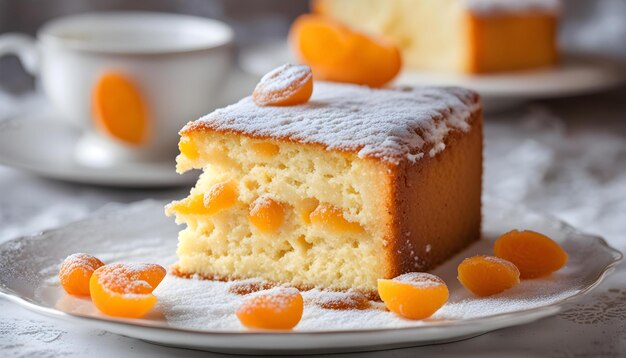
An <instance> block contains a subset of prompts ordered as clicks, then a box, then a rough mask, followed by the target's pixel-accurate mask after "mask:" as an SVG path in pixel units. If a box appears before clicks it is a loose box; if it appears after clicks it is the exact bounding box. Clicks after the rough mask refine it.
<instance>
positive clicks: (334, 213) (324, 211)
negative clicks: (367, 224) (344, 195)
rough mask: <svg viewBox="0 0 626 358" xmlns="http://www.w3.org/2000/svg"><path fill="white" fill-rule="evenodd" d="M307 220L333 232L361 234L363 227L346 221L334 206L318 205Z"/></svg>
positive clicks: (339, 210)
mask: <svg viewBox="0 0 626 358" xmlns="http://www.w3.org/2000/svg"><path fill="white" fill-rule="evenodd" d="M309 218H310V220H311V223H312V224H316V225H321V226H323V227H325V228H327V229H329V230H331V231H334V232H350V233H361V232H363V227H362V226H361V225H360V224H359V223H355V222H351V221H348V220H347V219H346V218H345V217H344V216H343V212H342V211H341V209H339V208H338V207H336V206H334V205H328V204H320V205H319V206H318V207H317V208H316V209H315V210H313V212H311V215H310V216H309Z"/></svg>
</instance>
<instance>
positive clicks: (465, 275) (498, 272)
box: [457, 255, 520, 297]
mask: <svg viewBox="0 0 626 358" xmlns="http://www.w3.org/2000/svg"><path fill="white" fill-rule="evenodd" d="M457 271H458V279H459V281H460V282H461V284H462V285H463V287H465V288H467V289H468V290H469V291H470V292H472V293H473V294H475V295H476V296H481V297H484V296H491V295H495V294H496V293H500V292H502V291H504V290H507V289H509V288H511V287H513V286H515V285H517V284H518V283H519V275H520V273H519V270H518V269H517V267H515V265H514V264H512V263H511V262H509V261H507V260H504V259H501V258H499V257H495V256H484V255H478V256H473V257H468V258H466V259H465V260H463V261H462V262H461V263H460V264H459V267H458V268H457Z"/></svg>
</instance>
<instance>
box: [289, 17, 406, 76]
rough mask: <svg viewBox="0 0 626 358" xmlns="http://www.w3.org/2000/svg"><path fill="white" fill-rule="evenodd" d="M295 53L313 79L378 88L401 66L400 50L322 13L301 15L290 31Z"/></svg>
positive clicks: (389, 43) (396, 72)
mask: <svg viewBox="0 0 626 358" xmlns="http://www.w3.org/2000/svg"><path fill="white" fill-rule="evenodd" d="M289 41H290V43H291V46H292V48H293V50H294V52H295V53H296V56H297V57H298V58H299V59H300V61H302V62H303V63H306V64H308V65H309V66H311V69H312V70H313V75H314V76H315V78H316V79H320V80H327V81H335V82H348V83H356V84H361V85H368V86H372V87H380V86H383V85H384V84H386V83H388V82H389V81H391V80H392V79H393V78H394V77H395V76H396V75H397V74H398V73H399V72H400V69H401V67H402V57H401V54H400V49H399V48H398V46H396V45H395V44H393V43H391V42H389V41H387V40H385V39H382V38H376V37H372V36H367V35H365V34H362V33H359V32H355V31H353V30H352V29H350V28H348V27H347V26H345V25H343V24H341V23H339V22H337V21H335V20H333V19H330V18H327V17H324V16H322V15H310V14H307V15H301V16H300V17H298V18H297V19H296V20H295V21H294V23H293V25H292V26H291V30H290V31H289Z"/></svg>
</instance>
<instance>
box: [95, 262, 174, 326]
mask: <svg viewBox="0 0 626 358" xmlns="http://www.w3.org/2000/svg"><path fill="white" fill-rule="evenodd" d="M165 273H166V271H165V269H164V268H163V267H162V266H159V265H156V264H111V265H105V266H102V267H100V268H99V269H97V270H96V271H95V272H94V273H93V275H92V276H91V279H90V281H89V291H90V292H91V300H92V302H93V304H94V305H95V306H96V307H97V308H98V309H99V310H100V311H102V312H103V313H105V314H107V315H109V316H116V317H128V318H139V317H142V316H144V315H145V314H146V313H148V311H150V309H152V307H153V306H154V305H155V304H156V302H157V298H156V297H155V296H154V295H153V294H152V291H153V290H154V289H155V288H156V287H157V286H158V285H159V283H161V281H162V280H163V278H164V277H165Z"/></svg>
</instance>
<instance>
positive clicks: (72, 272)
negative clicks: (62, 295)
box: [59, 253, 104, 296]
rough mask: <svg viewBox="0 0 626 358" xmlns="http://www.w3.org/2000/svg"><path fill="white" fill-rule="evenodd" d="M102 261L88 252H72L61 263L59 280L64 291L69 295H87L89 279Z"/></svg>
mask: <svg viewBox="0 0 626 358" xmlns="http://www.w3.org/2000/svg"><path fill="white" fill-rule="evenodd" d="M100 266H104V263H102V261H100V260H98V259H97V258H96V257H95V256H92V255H88V254H82V253H78V254H72V255H70V256H68V257H67V258H66V259H65V260H64V261H63V263H62V264H61V269H60V270H59V281H60V282H61V286H63V289H64V290H65V292H67V293H69V294H70V295H78V296H89V279H90V278H91V275H92V274H93V272H94V271H95V270H96V269H98V268H99V267H100Z"/></svg>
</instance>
